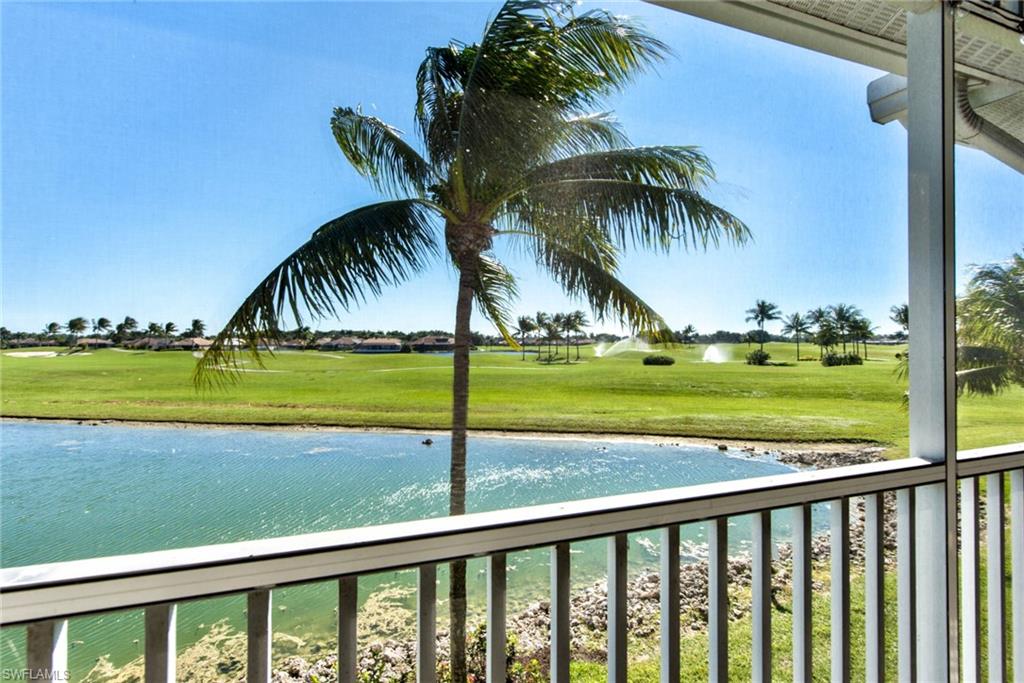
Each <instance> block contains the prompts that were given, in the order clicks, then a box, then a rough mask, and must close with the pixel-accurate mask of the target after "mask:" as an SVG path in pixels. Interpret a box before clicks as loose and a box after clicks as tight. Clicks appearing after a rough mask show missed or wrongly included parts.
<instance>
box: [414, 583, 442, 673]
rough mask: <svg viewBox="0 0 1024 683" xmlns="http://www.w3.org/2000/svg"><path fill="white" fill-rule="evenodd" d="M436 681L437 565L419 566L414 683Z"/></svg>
mask: <svg viewBox="0 0 1024 683" xmlns="http://www.w3.org/2000/svg"><path fill="white" fill-rule="evenodd" d="M436 681H437V565H436V564H424V565H420V568H419V571H418V572H417V590H416V683H436Z"/></svg>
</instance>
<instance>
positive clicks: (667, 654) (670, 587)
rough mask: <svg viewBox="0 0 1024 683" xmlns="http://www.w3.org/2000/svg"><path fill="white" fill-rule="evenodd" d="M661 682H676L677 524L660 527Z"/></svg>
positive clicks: (677, 617) (677, 670) (677, 665)
mask: <svg viewBox="0 0 1024 683" xmlns="http://www.w3.org/2000/svg"><path fill="white" fill-rule="evenodd" d="M661 683H679V527H678V526H676V525H672V526H667V527H665V528H664V529H662V530H661Z"/></svg>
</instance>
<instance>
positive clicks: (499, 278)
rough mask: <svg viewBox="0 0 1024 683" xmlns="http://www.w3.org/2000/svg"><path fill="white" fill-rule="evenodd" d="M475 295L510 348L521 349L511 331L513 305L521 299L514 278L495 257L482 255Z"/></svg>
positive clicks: (479, 262)
mask: <svg viewBox="0 0 1024 683" xmlns="http://www.w3.org/2000/svg"><path fill="white" fill-rule="evenodd" d="M474 293H475V295H476V302H477V305H478V306H479V307H480V310H481V311H482V312H483V314H484V316H486V317H487V319H488V320H490V321H491V322H492V323H493V324H494V326H495V327H496V328H497V329H498V332H499V333H500V334H501V336H502V337H503V338H504V339H505V341H506V342H508V344H509V346H511V347H512V348H514V349H516V350H518V349H519V348H520V346H519V342H517V341H516V340H515V338H514V337H513V336H512V333H511V332H510V331H509V326H510V325H511V324H512V323H511V321H512V315H513V306H514V305H515V302H516V300H517V299H518V298H519V290H518V287H517V286H516V279H515V276H514V275H512V273H511V272H510V271H509V270H508V269H507V268H506V267H505V266H504V265H503V264H502V263H501V262H500V261H498V260H497V259H495V258H494V257H493V256H491V255H489V254H481V255H480V258H479V259H478V260H477V284H476V287H475V289H474Z"/></svg>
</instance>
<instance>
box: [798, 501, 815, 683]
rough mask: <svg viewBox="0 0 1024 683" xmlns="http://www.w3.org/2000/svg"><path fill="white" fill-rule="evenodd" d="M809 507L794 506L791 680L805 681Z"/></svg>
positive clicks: (808, 667) (810, 671)
mask: <svg viewBox="0 0 1024 683" xmlns="http://www.w3.org/2000/svg"><path fill="white" fill-rule="evenodd" d="M811 596H812V592H811V506H810V505H801V506H800V507H795V508H793V681H794V683H808V682H809V681H810V680H811V679H812V678H813V676H814V668H813V665H812V664H811V662H812V658H811V654H812V650H811V632H812V628H811Z"/></svg>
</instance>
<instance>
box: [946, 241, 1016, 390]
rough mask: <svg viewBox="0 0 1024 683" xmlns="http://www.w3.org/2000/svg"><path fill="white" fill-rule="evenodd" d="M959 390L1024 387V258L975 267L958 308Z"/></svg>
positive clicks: (1012, 258)
mask: <svg viewBox="0 0 1024 683" xmlns="http://www.w3.org/2000/svg"><path fill="white" fill-rule="evenodd" d="M957 323H958V325H957V346H958V348H957V390H958V391H960V392H961V393H964V392H966V393H968V394H995V393H998V392H1000V391H1002V390H1003V389H1006V388H1007V387H1009V386H1011V385H1013V384H1018V385H1020V386H1024V252H1020V253H1015V254H1013V255H1012V256H1011V257H1010V259H1009V261H1008V262H1005V263H991V264H987V265H984V266H981V267H976V268H975V272H974V275H972V276H971V280H970V282H969V283H968V284H967V290H966V292H965V293H964V295H963V296H962V297H961V298H960V299H959V301H958V302H957Z"/></svg>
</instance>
